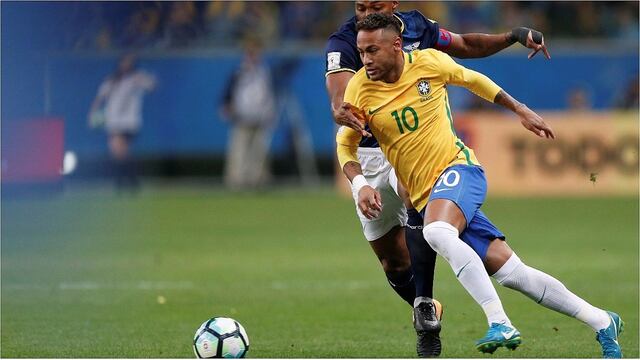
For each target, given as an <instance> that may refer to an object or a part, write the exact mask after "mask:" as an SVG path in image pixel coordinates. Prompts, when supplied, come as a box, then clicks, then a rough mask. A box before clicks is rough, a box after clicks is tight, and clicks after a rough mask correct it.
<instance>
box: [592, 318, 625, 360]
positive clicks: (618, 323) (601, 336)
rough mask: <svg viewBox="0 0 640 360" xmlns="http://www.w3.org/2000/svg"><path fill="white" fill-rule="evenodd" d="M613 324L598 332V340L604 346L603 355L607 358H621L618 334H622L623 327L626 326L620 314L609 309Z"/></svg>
mask: <svg viewBox="0 0 640 360" xmlns="http://www.w3.org/2000/svg"><path fill="white" fill-rule="evenodd" d="M607 314H609V318H610V319H611V324H610V325H609V327H607V328H604V329H602V330H600V331H598V332H597V333H596V340H598V342H599V343H600V346H602V356H603V357H604V358H605V359H621V358H622V349H620V344H618V336H620V334H622V328H623V327H624V321H622V319H621V318H620V315H618V314H616V313H614V312H611V311H607Z"/></svg>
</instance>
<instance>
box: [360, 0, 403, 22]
mask: <svg viewBox="0 0 640 360" xmlns="http://www.w3.org/2000/svg"><path fill="white" fill-rule="evenodd" d="M397 7H398V2H397V1H368V0H366V1H356V19H358V21H360V20H362V19H364V18H365V17H366V16H367V15H369V14H373V13H381V14H385V15H391V14H393V12H394V11H395V9H396V8H397Z"/></svg>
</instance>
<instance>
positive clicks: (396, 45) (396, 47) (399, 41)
mask: <svg viewBox="0 0 640 360" xmlns="http://www.w3.org/2000/svg"><path fill="white" fill-rule="evenodd" d="M393 50H396V51H402V38H401V37H400V36H396V39H395V40H394V41H393Z"/></svg>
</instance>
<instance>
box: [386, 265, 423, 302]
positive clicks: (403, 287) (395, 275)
mask: <svg viewBox="0 0 640 360" xmlns="http://www.w3.org/2000/svg"><path fill="white" fill-rule="evenodd" d="M385 274H386V275H387V281H389V285H391V287H392V288H393V290H395V292H396V293H398V295H400V297H401V298H402V299H403V300H404V301H406V302H408V303H409V305H411V306H413V300H414V299H415V298H416V284H415V282H414V281H413V279H414V276H413V272H412V271H411V268H408V269H407V270H405V271H402V272H388V273H385Z"/></svg>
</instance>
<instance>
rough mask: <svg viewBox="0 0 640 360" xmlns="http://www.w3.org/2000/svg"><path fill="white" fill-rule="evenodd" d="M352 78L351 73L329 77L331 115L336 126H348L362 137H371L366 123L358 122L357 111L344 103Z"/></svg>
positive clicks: (331, 74) (329, 75)
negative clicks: (345, 92) (365, 125)
mask: <svg viewBox="0 0 640 360" xmlns="http://www.w3.org/2000/svg"><path fill="white" fill-rule="evenodd" d="M352 77H353V73H352V72H351V71H340V72H335V73H330V74H328V75H327V79H326V85H327V92H328V93H329V100H330V101H331V114H332V115H333V120H334V121H335V122H336V124H338V125H344V126H348V127H350V128H352V129H353V130H355V131H357V132H359V133H360V134H362V136H366V137H371V134H370V133H369V132H368V131H366V130H365V129H364V123H363V122H362V121H360V120H358V118H357V112H355V111H354V110H355V109H354V108H353V107H352V106H351V105H350V104H349V103H346V102H343V98H344V91H345V89H346V88H347V84H348V83H349V80H351V78H352Z"/></svg>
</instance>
